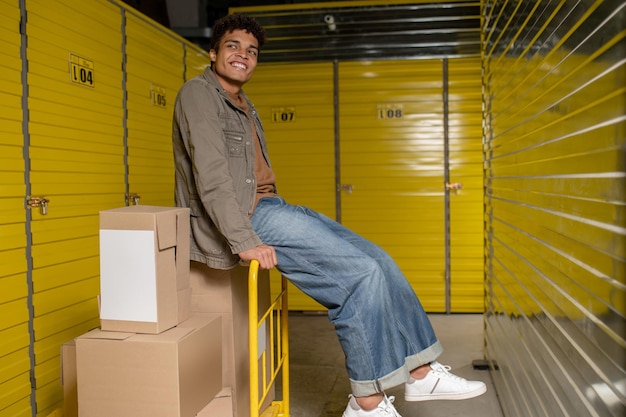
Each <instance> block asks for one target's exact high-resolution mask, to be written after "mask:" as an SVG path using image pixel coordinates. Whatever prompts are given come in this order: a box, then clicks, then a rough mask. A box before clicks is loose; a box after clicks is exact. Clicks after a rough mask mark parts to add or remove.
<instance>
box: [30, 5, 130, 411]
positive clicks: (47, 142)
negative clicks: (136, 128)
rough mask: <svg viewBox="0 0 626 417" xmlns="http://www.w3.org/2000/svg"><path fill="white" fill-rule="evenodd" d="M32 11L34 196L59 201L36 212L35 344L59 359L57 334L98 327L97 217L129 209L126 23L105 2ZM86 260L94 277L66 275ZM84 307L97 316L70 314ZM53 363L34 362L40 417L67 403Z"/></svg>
mask: <svg viewBox="0 0 626 417" xmlns="http://www.w3.org/2000/svg"><path fill="white" fill-rule="evenodd" d="M26 6H27V8H28V10H27V12H28V24H27V30H26V32H27V35H28V51H27V56H28V59H29V67H28V80H29V97H28V107H29V117H30V122H29V132H30V148H29V150H28V151H29V158H30V172H29V178H30V181H31V193H32V194H33V195H40V196H45V197H47V198H48V199H49V200H50V203H49V206H48V213H47V214H45V215H43V214H42V213H41V212H40V211H39V210H36V209H34V210H32V211H31V213H32V218H33V220H32V223H31V229H32V241H33V245H32V248H31V253H32V263H33V271H32V281H33V289H34V293H33V295H32V299H33V307H34V322H33V326H34V327H35V331H34V335H35V341H34V343H35V345H39V346H41V345H45V346H49V349H56V352H57V353H56V354H55V355H58V352H59V346H60V343H62V342H60V341H59V340H58V339H56V338H54V335H55V334H61V333H63V332H69V333H65V334H66V336H67V338H68V340H69V339H71V337H73V336H76V335H78V334H79V331H80V330H82V329H80V328H79V327H77V325H78V324H80V323H82V322H85V321H92V322H95V323H97V316H98V309H97V303H96V302H95V299H96V296H97V294H98V292H99V288H98V285H97V279H98V278H97V277H98V273H99V268H98V263H97V262H94V261H93V260H96V259H98V258H97V257H98V250H99V248H98V238H97V234H98V227H97V218H98V213H99V211H100V210H102V209H104V208H110V207H115V206H122V205H124V200H123V198H124V193H125V177H124V174H125V168H124V159H123V155H124V148H123V144H124V141H123V139H124V109H123V103H124V92H123V90H122V88H123V83H122V81H123V73H122V65H121V63H122V60H123V51H122V40H123V37H122V31H121V29H122V26H121V25H122V15H121V10H120V8H119V7H117V6H115V5H113V4H112V3H110V2H106V1H97V0H94V1H90V2H82V1H78V0H59V1H56V2H45V1H34V2H28V3H27V5H26ZM84 259H92V261H91V262H84V263H82V265H83V266H85V267H86V268H90V269H91V270H86V271H85V272H84V273H83V276H84V275H86V277H85V278H83V279H74V280H68V277H67V276H65V275H58V274H64V273H65V272H66V271H67V270H71V269H72V268H71V266H72V265H75V264H76V263H81V260H84ZM65 265H67V266H65ZM53 283H56V285H54V284H53ZM79 294H80V295H79ZM86 299H89V300H90V302H89V303H86V302H85V301H84V300H86ZM77 302H80V305H87V306H88V308H83V309H82V310H81V311H80V312H79V313H80V314H79V315H77V316H75V317H71V316H69V315H63V314H62V312H65V311H68V309H71V307H67V306H73V305H76V303H77ZM85 303H86V304H85ZM41 322H44V323H47V325H46V326H45V327H41V326H38V323H41ZM70 333H72V334H71V335H70ZM50 352H52V350H50ZM54 362H58V356H49V357H48V358H47V360H46V361H43V360H42V358H38V357H35V367H34V374H35V377H36V380H35V396H36V402H37V408H38V410H39V411H38V412H39V413H40V412H42V411H43V410H47V409H50V407H52V406H53V405H55V404H58V402H59V401H60V399H61V398H62V389H61V386H60V385H59V384H55V383H51V381H50V378H54V377H53V374H52V373H51V372H50V369H52V368H50V365H49V364H51V363H54ZM42 375H46V376H45V377H42ZM38 378H42V379H41V380H38Z"/></svg>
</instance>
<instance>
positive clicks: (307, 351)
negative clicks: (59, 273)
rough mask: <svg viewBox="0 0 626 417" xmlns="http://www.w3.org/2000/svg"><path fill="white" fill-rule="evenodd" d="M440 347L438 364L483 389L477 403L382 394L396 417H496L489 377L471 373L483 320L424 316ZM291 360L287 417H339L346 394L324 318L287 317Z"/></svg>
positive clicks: (469, 316) (465, 316)
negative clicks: (416, 399)
mask: <svg viewBox="0 0 626 417" xmlns="http://www.w3.org/2000/svg"><path fill="white" fill-rule="evenodd" d="M429 317H430V319H431V322H432V324H433V327H434V328H435V332H436V334H437V337H438V338H439V340H440V341H441V343H442V344H443V347H444V353H443V355H442V356H441V357H440V358H439V362H441V363H443V364H445V365H450V366H452V372H453V373H455V374H457V375H459V376H462V377H464V378H468V379H477V380H481V381H484V382H485V383H486V384H487V392H486V393H485V394H483V395H482V396H480V397H477V398H473V399H471V400H463V401H426V402H418V403H407V402H405V401H404V388H403V387H402V386H400V387H396V388H394V389H392V390H390V391H389V392H388V393H387V394H388V395H394V396H395V397H396V400H395V403H394V405H395V406H396V409H397V410H398V412H399V413H400V414H401V415H402V417H437V416H441V417H443V416H445V417H455V416H463V417H479V416H480V417H502V416H503V415H502V411H501V408H500V405H499V403H498V399H497V396H496V392H495V390H494V388H493V383H492V380H491V376H490V374H489V371H487V370H478V369H474V367H473V366H472V361H473V360H476V359H482V358H483V354H482V348H483V318H482V315H480V314H454V315H444V314H432V315H429ZM289 344H290V349H289V351H290V354H291V366H290V384H289V385H290V389H291V395H290V398H291V413H290V414H291V417H341V415H342V413H343V411H344V409H345V407H346V404H347V401H348V394H349V393H350V384H349V380H348V375H347V373H346V370H345V367H344V357H343V352H342V350H341V347H340V345H339V342H338V340H337V337H336V335H335V332H334V329H333V326H332V325H331V324H330V323H329V321H328V318H327V316H326V314H323V313H320V314H315V313H292V314H290V316H289Z"/></svg>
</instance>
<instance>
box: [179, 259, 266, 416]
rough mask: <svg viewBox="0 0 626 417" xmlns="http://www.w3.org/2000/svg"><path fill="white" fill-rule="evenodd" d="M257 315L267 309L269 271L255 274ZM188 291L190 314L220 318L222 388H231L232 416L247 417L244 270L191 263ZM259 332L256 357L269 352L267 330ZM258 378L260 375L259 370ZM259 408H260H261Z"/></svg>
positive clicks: (248, 412) (245, 275)
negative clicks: (216, 315)
mask: <svg viewBox="0 0 626 417" xmlns="http://www.w3.org/2000/svg"><path fill="white" fill-rule="evenodd" d="M258 277H259V300H258V301H259V314H261V313H262V312H265V311H266V310H267V308H269V305H270V302H271V301H270V298H271V297H270V284H269V271H263V270H260V271H259V276H258ZM189 279H190V285H191V289H192V295H191V309H192V311H194V312H204V313H219V314H221V315H222V319H223V322H222V326H223V333H222V340H223V348H222V349H223V355H224V359H223V373H222V378H223V381H224V386H228V387H231V388H232V392H233V415H234V416H237V417H248V416H249V415H250V371H249V370H250V364H249V361H250V358H249V355H248V268H247V267H243V266H237V267H235V268H234V269H231V270H218V269H212V268H209V267H208V266H206V265H204V264H202V263H199V262H191V268H190V272H189ZM267 327H268V326H266V327H262V329H261V330H260V332H259V355H260V353H261V352H262V351H263V350H266V351H269V342H270V337H269V334H268V333H269V329H268V328H267ZM259 375H260V376H261V375H262V371H261V370H259ZM273 399H274V390H273V388H272V390H271V392H270V393H269V394H268V395H267V397H266V402H265V403H264V407H265V406H266V405H267V404H270V403H271V402H272V401H273ZM264 407H262V408H264Z"/></svg>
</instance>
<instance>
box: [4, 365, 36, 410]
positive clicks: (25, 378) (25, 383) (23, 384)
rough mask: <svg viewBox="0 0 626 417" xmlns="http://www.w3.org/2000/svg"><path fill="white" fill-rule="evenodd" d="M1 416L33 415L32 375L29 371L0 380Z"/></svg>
mask: <svg viewBox="0 0 626 417" xmlns="http://www.w3.org/2000/svg"><path fill="white" fill-rule="evenodd" d="M0 392H1V393H2V397H0V416H2V417H17V416H24V417H26V416H29V417H30V416H31V415H32V414H31V407H30V398H29V395H30V375H29V374H28V372H25V373H22V374H19V375H16V376H15V378H13V379H9V380H6V381H2V382H0Z"/></svg>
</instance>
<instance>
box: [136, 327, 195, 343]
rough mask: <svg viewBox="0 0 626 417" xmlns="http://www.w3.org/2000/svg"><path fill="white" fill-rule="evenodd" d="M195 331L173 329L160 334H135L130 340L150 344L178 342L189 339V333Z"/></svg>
mask: <svg viewBox="0 0 626 417" xmlns="http://www.w3.org/2000/svg"><path fill="white" fill-rule="evenodd" d="M194 330H195V329H193V328H187V327H173V328H171V329H169V330H166V331H164V332H163V333H159V334H143V333H137V334H134V335H133V336H132V337H131V338H130V340H131V341H133V342H150V343H169V342H173V343H175V342H178V341H179V340H182V339H184V338H185V337H187V335H188V334H189V333H192V332H193V331H194Z"/></svg>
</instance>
